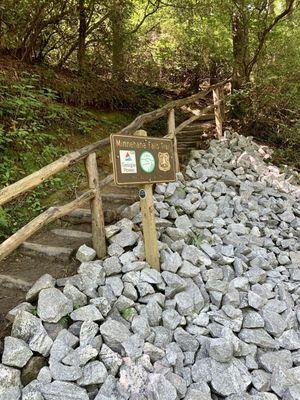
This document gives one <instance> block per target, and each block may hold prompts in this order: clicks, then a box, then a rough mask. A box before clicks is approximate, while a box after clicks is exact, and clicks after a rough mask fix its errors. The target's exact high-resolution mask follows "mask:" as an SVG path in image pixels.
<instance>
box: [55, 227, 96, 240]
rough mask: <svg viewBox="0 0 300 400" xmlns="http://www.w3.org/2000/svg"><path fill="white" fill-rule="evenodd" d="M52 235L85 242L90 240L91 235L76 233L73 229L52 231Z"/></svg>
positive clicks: (88, 233) (81, 232)
mask: <svg viewBox="0 0 300 400" xmlns="http://www.w3.org/2000/svg"><path fill="white" fill-rule="evenodd" d="M51 232H52V233H54V235H57V236H62V237H67V238H76V239H82V240H83V241H85V240H91V239H92V234H91V233H90V232H83V231H76V230H73V229H59V228H58V229H52V230H51Z"/></svg>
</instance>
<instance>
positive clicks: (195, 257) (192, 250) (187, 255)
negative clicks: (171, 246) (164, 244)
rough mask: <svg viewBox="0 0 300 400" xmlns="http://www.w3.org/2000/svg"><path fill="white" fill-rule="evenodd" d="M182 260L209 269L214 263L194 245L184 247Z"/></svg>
mask: <svg viewBox="0 0 300 400" xmlns="http://www.w3.org/2000/svg"><path fill="white" fill-rule="evenodd" d="M182 258H183V259H184V260H187V261H189V262H191V263H192V264H193V265H205V266H208V267H209V266H210V265H211V263H212V261H211V259H210V258H209V257H208V256H207V255H206V254H205V253H203V251H201V250H199V249H198V248H197V247H196V246H193V245H190V246H188V245H186V246H184V248H183V251H182Z"/></svg>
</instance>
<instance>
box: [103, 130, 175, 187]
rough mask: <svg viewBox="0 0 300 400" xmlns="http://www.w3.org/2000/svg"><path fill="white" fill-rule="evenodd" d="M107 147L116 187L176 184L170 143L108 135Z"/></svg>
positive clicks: (149, 138) (161, 140) (155, 139)
mask: <svg viewBox="0 0 300 400" xmlns="http://www.w3.org/2000/svg"><path fill="white" fill-rule="evenodd" d="M110 143H111V151H112V160H113V169H114V179H115V183H116V184H117V185H128V184H145V183H161V182H174V181H175V180H176V173H175V157H174V142H173V140H172V139H160V138H151V137H148V136H147V137H140V136H127V135H111V137H110Z"/></svg>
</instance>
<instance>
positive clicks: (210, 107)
mask: <svg viewBox="0 0 300 400" xmlns="http://www.w3.org/2000/svg"><path fill="white" fill-rule="evenodd" d="M214 108H215V105H214V104H213V105H211V106H208V107H205V108H204V109H203V110H201V112H200V113H199V114H197V115H193V116H192V117H191V118H189V119H187V120H186V121H184V122H182V123H181V124H180V125H178V126H177V128H176V129H175V134H176V135H177V134H178V133H179V132H181V131H182V130H183V129H184V128H185V127H187V126H188V125H189V124H191V123H192V122H195V121H197V120H198V119H200V118H201V117H202V116H203V115H205V114H207V112H208V111H211V110H213V109H214Z"/></svg>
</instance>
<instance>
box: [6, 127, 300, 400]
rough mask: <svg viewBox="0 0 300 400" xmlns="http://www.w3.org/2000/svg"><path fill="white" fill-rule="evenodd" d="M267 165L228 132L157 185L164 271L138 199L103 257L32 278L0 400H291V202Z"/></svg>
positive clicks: (296, 247) (81, 256)
mask: <svg viewBox="0 0 300 400" xmlns="http://www.w3.org/2000/svg"><path fill="white" fill-rule="evenodd" d="M268 156H269V152H268V150H267V149H264V148H261V147H259V146H258V145H256V144H255V143H254V142H253V141H251V139H249V138H245V137H243V136H239V135H237V134H230V133H227V138H226V139H223V140H222V141H219V142H218V141H212V142H211V146H210V148H209V150H207V151H193V152H192V154H191V160H190V162H189V164H188V165H187V167H186V170H185V171H184V173H183V174H178V180H177V182H175V183H169V184H160V185H157V186H156V189H155V209H156V213H157V228H158V236H159V249H160V258H161V272H157V271H156V270H155V269H151V268H149V265H148V264H147V262H146V261H145V255H144V246H143V241H142V234H141V215H140V212H139V204H138V203H136V204H134V205H132V206H131V207H129V208H127V209H126V210H125V211H124V215H123V217H124V218H123V219H122V220H120V221H119V222H118V223H116V224H115V225H111V226H108V227H107V228H106V235H107V240H108V243H109V247H108V256H107V258H106V259H104V260H96V261H93V260H95V255H96V254H95V251H94V250H93V249H91V248H89V247H87V246H82V247H81V248H80V249H79V251H78V253H77V258H78V260H79V261H80V262H81V265H80V267H79V269H78V274H77V275H75V276H72V277H69V278H64V279H57V280H55V279H54V278H52V277H51V276H50V275H44V276H42V277H41V278H40V279H39V280H38V281H37V282H36V283H35V284H34V285H33V287H32V288H31V289H30V291H29V292H28V293H27V297H26V302H25V303H22V304H20V305H19V306H18V307H16V308H15V309H13V310H11V312H10V313H9V314H8V318H9V319H10V320H11V321H12V322H13V326H12V330H11V336H9V337H6V338H5V343H4V352H3V356H2V364H0V399H1V400H18V399H22V400H43V399H45V400H89V399H92V400H94V399H95V400H123V399H124V400H128V399H130V400H148V399H150V400H176V399H186V400H211V399H214V400H217V399H228V400H276V399H284V400H296V399H298V400H299V399H300V334H299V323H300V305H299V298H300V241H299V237H300V205H299V198H300V196H299V195H300V192H299V189H297V187H296V186H293V185H292V184H291V183H290V182H289V181H288V180H287V179H286V178H285V176H284V175H282V174H281V173H280V171H279V170H278V169H277V168H276V167H274V166H272V165H268V164H267V163H265V161H264V159H266V158H268ZM34 365H39V367H38V368H35V369H36V371H35V373H34V372H32V370H33V371H34V368H33V367H34ZM28 371H29V372H30V373H29V372H28Z"/></svg>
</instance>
